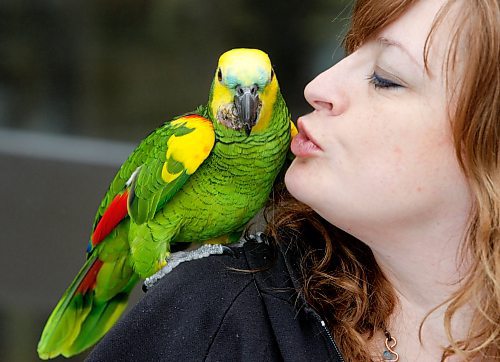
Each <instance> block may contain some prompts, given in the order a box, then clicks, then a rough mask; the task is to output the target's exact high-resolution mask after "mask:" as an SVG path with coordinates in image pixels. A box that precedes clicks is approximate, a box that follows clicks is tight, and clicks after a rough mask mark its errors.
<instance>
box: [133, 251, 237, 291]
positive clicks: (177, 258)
mask: <svg viewBox="0 0 500 362" xmlns="http://www.w3.org/2000/svg"><path fill="white" fill-rule="evenodd" d="M222 254H231V255H232V254H233V251H232V250H231V249H230V248H228V247H227V246H224V245H220V244H205V245H202V246H200V247H199V248H198V249H195V250H192V251H178V252H177V253H172V254H170V257H169V258H168V259H167V262H166V263H167V265H165V266H164V267H163V268H162V269H161V270H160V271H158V272H157V273H156V274H153V275H152V276H150V277H149V278H147V279H146V280H145V281H144V284H143V286H142V290H144V291H147V290H148V289H149V288H151V287H152V286H153V285H155V284H156V283H157V282H158V281H159V280H160V279H161V278H163V277H164V276H165V275H167V274H168V273H170V272H171V271H172V270H173V269H174V268H175V267H176V266H178V265H179V264H181V263H184V262H186V261H190V260H196V259H201V258H206V257H207V256H210V255H222Z"/></svg>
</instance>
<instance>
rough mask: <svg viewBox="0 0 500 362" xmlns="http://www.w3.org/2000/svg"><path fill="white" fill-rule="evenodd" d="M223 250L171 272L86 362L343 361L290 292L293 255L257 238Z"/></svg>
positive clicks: (315, 316)
mask: <svg viewBox="0 0 500 362" xmlns="http://www.w3.org/2000/svg"><path fill="white" fill-rule="evenodd" d="M229 251H230V252H229V253H227V255H212V256H209V257H206V258H202V259H198V260H193V261H190V262H185V263H182V264H180V265H179V266H178V267H176V268H175V269H173V271H172V272H170V273H169V274H167V275H166V276H165V277H163V278H162V279H161V280H160V281H159V282H158V283H157V284H156V285H154V286H153V287H152V288H150V289H149V290H148V292H147V294H146V295H145V297H144V298H143V299H142V300H141V301H140V302H139V303H138V304H137V305H136V306H135V307H134V308H133V309H132V310H131V311H130V312H129V313H128V314H127V315H126V316H125V317H124V318H122V319H121V320H120V321H119V322H118V323H117V324H116V326H115V327H114V328H112V329H111V330H110V331H109V332H108V334H107V335H106V336H105V337H104V339H103V340H102V341H101V342H100V343H99V344H98V345H97V346H96V348H95V349H94V350H93V351H92V353H91V354H90V355H89V357H88V361H259V362H261V361H337V362H341V361H343V359H342V356H341V354H340V352H339V351H338V348H337V346H336V345H335V343H334V342H333V339H332V337H331V335H330V333H329V332H328V330H327V329H326V328H325V326H324V322H323V321H322V320H321V318H320V317H319V316H318V314H317V313H315V312H314V311H313V310H312V309H311V308H309V307H308V306H307V304H306V303H305V302H304V301H303V300H302V298H300V297H299V296H298V294H297V293H296V292H295V290H296V287H297V272H296V266H295V265H294V264H293V262H291V260H293V259H290V260H289V259H288V258H287V257H285V255H284V254H283V252H281V251H279V250H277V249H275V248H274V247H270V246H268V245H267V244H266V243H264V242H260V243H259V242H256V241H247V242H246V243H245V244H244V245H243V246H240V247H231V248H230V250H229ZM225 254H226V253H225ZM269 265H271V266H270V268H267V269H265V270H262V271H254V272H249V270H254V269H262V268H265V267H266V266H269Z"/></svg>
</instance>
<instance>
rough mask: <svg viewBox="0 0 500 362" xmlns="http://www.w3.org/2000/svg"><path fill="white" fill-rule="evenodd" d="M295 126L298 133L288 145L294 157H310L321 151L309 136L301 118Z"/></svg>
mask: <svg viewBox="0 0 500 362" xmlns="http://www.w3.org/2000/svg"><path fill="white" fill-rule="evenodd" d="M297 128H298V131H299V133H298V134H297V135H296V136H295V137H294V138H293V140H292V144H291V145H290V149H291V151H292V153H293V154H294V155H295V156H296V157H310V156H312V155H313V154H314V153H316V152H318V151H321V148H320V147H319V146H318V145H317V144H316V143H314V141H313V140H311V139H310V138H309V135H308V134H307V131H306V130H305V129H304V126H303V124H302V120H301V119H299V120H298V121H297Z"/></svg>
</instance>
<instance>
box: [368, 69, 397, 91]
mask: <svg viewBox="0 0 500 362" xmlns="http://www.w3.org/2000/svg"><path fill="white" fill-rule="evenodd" d="M367 79H368V80H369V81H370V84H372V85H373V86H374V87H375V88H376V89H377V88H382V89H391V88H401V87H403V86H402V85H401V84H397V83H394V82H393V81H390V80H388V79H385V78H381V77H380V76H379V75H378V74H377V73H375V72H373V73H372V74H371V75H370V76H368V78H367Z"/></svg>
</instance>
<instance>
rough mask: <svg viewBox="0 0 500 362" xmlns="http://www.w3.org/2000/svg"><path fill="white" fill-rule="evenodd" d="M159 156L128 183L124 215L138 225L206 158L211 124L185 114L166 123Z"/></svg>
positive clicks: (211, 139) (211, 141)
mask: <svg viewBox="0 0 500 362" xmlns="http://www.w3.org/2000/svg"><path fill="white" fill-rule="evenodd" d="M168 125H169V127H168V130H169V132H168V134H167V135H166V136H167V137H165V138H164V141H165V148H164V149H165V151H164V155H162V157H158V158H156V159H154V160H150V161H148V162H147V163H144V164H143V165H142V166H140V167H139V168H138V169H137V170H136V171H135V172H134V173H133V174H132V177H131V179H130V180H129V184H130V186H129V188H130V192H129V197H128V212H129V215H130V217H131V219H132V221H133V222H134V223H136V224H138V225H140V224H143V223H144V222H146V221H149V220H151V219H152V218H153V216H154V215H155V214H156V211H157V210H158V209H160V208H161V207H163V206H164V205H165V203H166V202H168V201H169V200H170V199H171V198H172V197H173V196H174V195H175V194H176V193H177V191H178V190H179V189H180V188H181V187H182V186H183V185H184V184H185V183H186V181H187V180H188V179H189V176H191V175H192V174H193V173H194V172H195V171H196V170H197V169H198V167H199V166H200V165H201V164H202V163H203V162H204V161H205V160H206V158H207V157H208V156H209V155H210V152H211V151H212V148H213V146H214V143H215V133H214V130H213V126H212V122H211V121H209V120H208V119H206V118H204V117H201V116H199V115H187V116H183V117H180V118H177V119H175V120H173V121H172V122H170V123H168Z"/></svg>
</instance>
